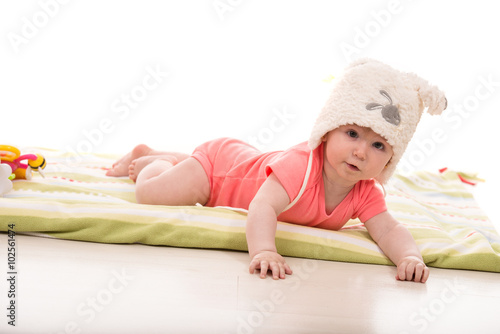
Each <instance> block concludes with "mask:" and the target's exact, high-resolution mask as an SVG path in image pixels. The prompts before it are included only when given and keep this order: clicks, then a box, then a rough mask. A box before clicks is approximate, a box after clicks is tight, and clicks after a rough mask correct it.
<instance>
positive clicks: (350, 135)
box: [347, 130, 358, 138]
mask: <svg viewBox="0 0 500 334" xmlns="http://www.w3.org/2000/svg"><path fill="white" fill-rule="evenodd" d="M347 135H348V136H349V137H351V138H358V133H357V132H356V131H354V130H349V131H347Z"/></svg>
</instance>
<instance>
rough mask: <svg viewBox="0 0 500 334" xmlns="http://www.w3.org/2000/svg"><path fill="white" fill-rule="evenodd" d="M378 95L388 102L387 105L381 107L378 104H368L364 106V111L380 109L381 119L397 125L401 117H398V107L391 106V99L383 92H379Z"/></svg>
mask: <svg viewBox="0 0 500 334" xmlns="http://www.w3.org/2000/svg"><path fill="white" fill-rule="evenodd" d="M379 93H380V95H382V96H384V97H385V98H386V99H387V100H389V104H387V105H385V106H384V105H381V104H379V103H368V104H367V105H366V110H376V109H382V117H383V118H384V119H385V120H386V121H387V122H389V123H391V124H394V125H399V123H400V122H401V116H400V115H399V110H398V107H397V106H395V105H394V104H392V99H391V97H390V96H389V94H388V93H387V92H386V91H385V90H383V89H382V90H380V91H379Z"/></svg>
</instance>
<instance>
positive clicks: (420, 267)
mask: <svg viewBox="0 0 500 334" xmlns="http://www.w3.org/2000/svg"><path fill="white" fill-rule="evenodd" d="M424 267H425V266H424V264H423V263H417V265H416V266H415V278H414V281H415V282H420V281H421V280H422V277H423V274H424Z"/></svg>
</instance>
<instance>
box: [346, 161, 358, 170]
mask: <svg viewBox="0 0 500 334" xmlns="http://www.w3.org/2000/svg"><path fill="white" fill-rule="evenodd" d="M346 164H347V168H349V169H350V170H352V171H355V172H357V171H359V168H358V167H357V166H355V165H353V164H350V163H348V162H346Z"/></svg>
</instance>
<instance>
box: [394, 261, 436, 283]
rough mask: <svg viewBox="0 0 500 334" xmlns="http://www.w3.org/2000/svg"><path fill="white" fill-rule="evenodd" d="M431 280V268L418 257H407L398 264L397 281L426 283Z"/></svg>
mask: <svg viewBox="0 0 500 334" xmlns="http://www.w3.org/2000/svg"><path fill="white" fill-rule="evenodd" d="M428 278H429V268H427V266H426V265H425V263H424V262H422V260H421V259H419V258H418V257H416V256H407V257H405V258H403V259H402V260H401V261H400V262H399V263H398V274H397V275H396V279H397V280H400V281H415V282H422V283H425V281H427V279H428Z"/></svg>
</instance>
